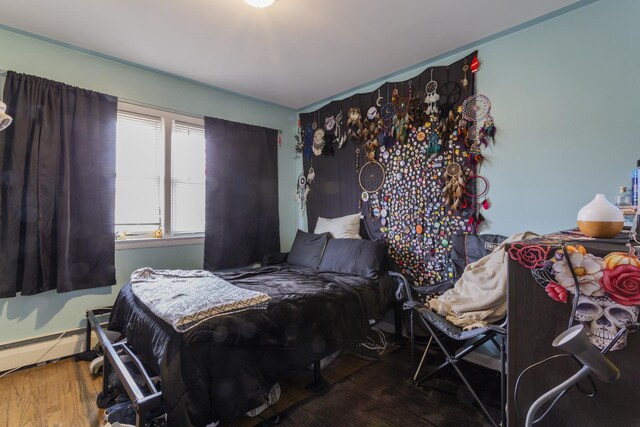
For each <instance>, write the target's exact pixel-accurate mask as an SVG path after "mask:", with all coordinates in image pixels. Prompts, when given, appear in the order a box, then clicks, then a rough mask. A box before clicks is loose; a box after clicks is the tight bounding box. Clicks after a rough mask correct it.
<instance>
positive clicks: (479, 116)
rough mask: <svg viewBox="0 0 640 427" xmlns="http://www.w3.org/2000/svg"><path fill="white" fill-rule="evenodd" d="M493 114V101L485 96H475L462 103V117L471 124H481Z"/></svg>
mask: <svg viewBox="0 0 640 427" xmlns="http://www.w3.org/2000/svg"><path fill="white" fill-rule="evenodd" d="M490 112H491V101H489V98H487V97H486V96H484V95H474V96H470V97H469V98H467V99H465V100H464V102H463V103H462V117H463V118H464V119H465V120H467V121H470V122H481V121H483V120H484V119H486V118H487V116H488V115H489V113H490Z"/></svg>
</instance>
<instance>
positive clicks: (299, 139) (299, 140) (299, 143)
mask: <svg viewBox="0 0 640 427" xmlns="http://www.w3.org/2000/svg"><path fill="white" fill-rule="evenodd" d="M294 138H295V140H296V147H295V149H296V157H300V155H301V154H302V152H303V151H304V132H303V130H302V124H301V121H300V117H298V130H297V132H296V135H295V137H294Z"/></svg>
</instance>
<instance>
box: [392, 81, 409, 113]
mask: <svg viewBox="0 0 640 427" xmlns="http://www.w3.org/2000/svg"><path fill="white" fill-rule="evenodd" d="M396 92H397V89H394V93H396ZM393 105H395V107H396V114H397V115H398V116H404V115H405V114H407V110H408V109H409V101H408V100H407V98H405V97H404V82H402V95H401V96H398V95H397V93H396V95H395V101H394V102H393Z"/></svg>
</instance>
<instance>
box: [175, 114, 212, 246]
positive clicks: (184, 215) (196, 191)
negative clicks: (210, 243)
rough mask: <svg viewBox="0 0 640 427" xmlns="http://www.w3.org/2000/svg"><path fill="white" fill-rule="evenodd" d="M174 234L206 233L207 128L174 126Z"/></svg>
mask: <svg viewBox="0 0 640 427" xmlns="http://www.w3.org/2000/svg"><path fill="white" fill-rule="evenodd" d="M171 160H172V166H173V167H172V174H171V192H172V199H173V200H172V204H171V207H172V209H173V212H172V215H171V219H172V230H173V234H184V233H201V232H203V231H204V180H205V176H204V127H202V126H195V125H191V124H187V123H180V122H173V134H172V137H171Z"/></svg>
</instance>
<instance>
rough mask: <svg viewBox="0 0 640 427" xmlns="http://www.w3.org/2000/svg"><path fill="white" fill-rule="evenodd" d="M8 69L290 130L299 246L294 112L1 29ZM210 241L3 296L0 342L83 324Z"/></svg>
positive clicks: (198, 253) (287, 206)
mask: <svg viewBox="0 0 640 427" xmlns="http://www.w3.org/2000/svg"><path fill="white" fill-rule="evenodd" d="M0 69H3V70H14V71H18V72H22V73H27V74H33V75H37V76H41V77H46V78H49V79H52V80H57V81H61V82H65V83H68V84H71V85H74V86H79V87H84V88H87V89H93V90H96V91H100V92H104V93H108V94H110V95H115V96H118V97H120V98H124V99H127V100H133V101H137V102H140V103H145V104H149V105H153V106H159V107H162V108H165V109H173V110H176V111H179V112H184V113H190V114H197V115H207V116H212V117H219V118H224V119H228V120H234V121H238V122H244V123H250V124H255V125H259V126H265V127H270V128H274V129H279V130H282V131H283V143H282V146H281V147H280V148H279V152H278V170H279V173H278V179H279V191H278V193H279V201H280V206H279V213H280V236H281V242H282V248H283V249H285V250H287V249H288V248H289V247H290V246H291V242H292V241H293V237H294V236H295V231H296V229H297V225H298V221H299V215H298V209H297V208H296V204H295V202H294V200H293V196H292V194H293V190H294V188H295V182H296V177H297V173H298V172H297V168H298V166H297V164H296V162H295V161H294V160H293V159H294V156H295V150H294V148H293V147H294V140H293V135H294V132H295V128H296V125H297V116H296V113H295V112H294V111H291V110H288V109H286V108H282V107H278V106H275V105H272V104H268V103H264V102H260V101H257V100H253V99H250V98H246V97H243V96H239V95H235V94H232V93H229V92H225V91H223V90H217V89H215V88H212V87H208V86H204V85H200V84H197V83H194V82H189V81H186V80H182V79H179V78H175V77H172V76H167V75H164V74H160V73H156V72H152V71H149V70H144V69H141V68H138V67H135V66H129V65H124V64H121V63H118V62H115V61H111V60H109V59H105V58H101V57H98V56H95V55H91V54H89V53H84V52H80V51H77V50H73V49H69V48H66V47H63V46H60V45H57V44H53V43H49V42H47V41H43V40H39V39H36V38H32V37H28V36H26V35H21V34H17V33H15V32H12V31H7V30H4V29H1V28H0ZM202 258H203V245H193V246H171V247H163V248H153V249H132V250H118V251H116V269H117V280H118V285H117V286H114V287H112V288H103V289H96V290H87V291H77V292H70V293H66V294H57V293H55V292H45V293H43V294H40V295H36V296H29V297H21V296H18V297H16V298H7V299H0V343H4V342H11V341H16V340H22V339H27V338H31V337H35V336H40V335H46V334H51V333H55V332H58V331H62V330H65V329H67V328H69V327H71V326H77V325H78V324H79V322H78V320H77V319H79V318H80V317H82V316H83V315H84V314H83V313H84V311H85V310H86V309H89V308H95V307H101V306H105V305H109V304H111V303H113V301H114V299H115V296H116V295H117V293H118V291H119V290H120V287H121V285H122V284H123V283H125V282H126V280H127V278H128V276H129V274H130V273H131V272H132V271H133V270H135V269H136V268H139V267H142V266H147V265H149V266H155V267H162V268H201V267H202Z"/></svg>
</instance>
